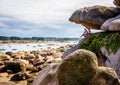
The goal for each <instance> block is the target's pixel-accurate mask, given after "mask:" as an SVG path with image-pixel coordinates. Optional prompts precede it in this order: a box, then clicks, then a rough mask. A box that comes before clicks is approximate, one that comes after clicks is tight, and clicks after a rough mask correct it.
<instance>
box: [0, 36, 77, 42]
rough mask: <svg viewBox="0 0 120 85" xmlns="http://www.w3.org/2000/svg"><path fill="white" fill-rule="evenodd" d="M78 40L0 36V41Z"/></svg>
mask: <svg viewBox="0 0 120 85" xmlns="http://www.w3.org/2000/svg"><path fill="white" fill-rule="evenodd" d="M78 39H79V38H57V37H31V38H28V37H24V38H22V37H17V36H11V37H6V36H0V40H36V41H67V40H78Z"/></svg>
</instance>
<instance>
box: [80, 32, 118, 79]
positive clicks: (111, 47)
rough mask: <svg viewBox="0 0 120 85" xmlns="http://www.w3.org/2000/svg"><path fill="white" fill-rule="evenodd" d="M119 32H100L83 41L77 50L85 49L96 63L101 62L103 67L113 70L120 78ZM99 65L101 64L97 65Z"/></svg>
mask: <svg viewBox="0 0 120 85" xmlns="http://www.w3.org/2000/svg"><path fill="white" fill-rule="evenodd" d="M119 42H120V32H101V33H96V34H91V35H90V36H89V37H88V38H86V40H85V41H83V42H82V43H81V44H80V46H79V48H81V49H87V50H90V51H92V52H94V53H95V54H96V55H97V57H98V61H100V59H101V58H102V59H103V58H104V61H102V62H103V63H104V64H105V65H104V66H108V67H111V68H113V69H114V70H115V71H116V73H117V74H118V76H119V78H120V71H119V70H120V68H119V67H120V65H119V62H120V50H119V49H120V43H119ZM99 64H101V62H100V63H99Z"/></svg>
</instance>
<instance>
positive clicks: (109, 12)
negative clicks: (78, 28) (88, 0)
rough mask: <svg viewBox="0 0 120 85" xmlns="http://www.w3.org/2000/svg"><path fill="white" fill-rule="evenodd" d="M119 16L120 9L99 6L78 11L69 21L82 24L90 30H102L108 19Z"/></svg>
mask: <svg viewBox="0 0 120 85" xmlns="http://www.w3.org/2000/svg"><path fill="white" fill-rule="evenodd" d="M119 14H120V9H119V8H114V7H106V6H99V5H97V6H92V7H85V8H81V9H79V10H76V11H75V12H74V13H73V14H72V16H71V17H70V19H69V20H70V21H71V22H75V23H77V24H82V25H83V26H85V27H86V28H88V29H100V26H101V25H102V24H103V23H104V22H105V21H106V20H107V19H109V18H113V17H116V16H117V15H119Z"/></svg>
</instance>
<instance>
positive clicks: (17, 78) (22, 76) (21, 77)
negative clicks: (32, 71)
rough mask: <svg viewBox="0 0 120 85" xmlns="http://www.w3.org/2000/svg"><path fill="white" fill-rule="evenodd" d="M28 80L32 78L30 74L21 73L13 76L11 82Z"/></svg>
mask: <svg viewBox="0 0 120 85" xmlns="http://www.w3.org/2000/svg"><path fill="white" fill-rule="evenodd" d="M28 78H30V75H29V74H27V73H26V72H19V73H16V74H15V75H13V77H11V81H20V80H25V79H28Z"/></svg>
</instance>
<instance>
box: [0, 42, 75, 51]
mask: <svg viewBox="0 0 120 85" xmlns="http://www.w3.org/2000/svg"><path fill="white" fill-rule="evenodd" d="M74 43H76V42H64V43H61V42H50V43H26V44H0V52H8V51H11V52H17V51H33V50H48V49H56V48H59V47H61V46H65V45H68V44H74Z"/></svg>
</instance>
